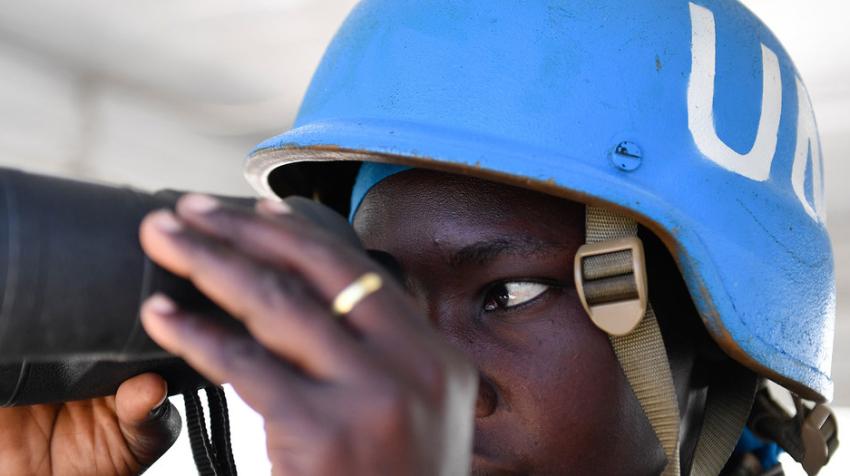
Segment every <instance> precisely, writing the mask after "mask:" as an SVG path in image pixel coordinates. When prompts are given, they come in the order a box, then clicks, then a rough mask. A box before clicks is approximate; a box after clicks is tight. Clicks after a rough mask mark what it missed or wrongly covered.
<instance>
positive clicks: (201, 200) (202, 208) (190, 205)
mask: <svg viewBox="0 0 850 476" xmlns="http://www.w3.org/2000/svg"><path fill="white" fill-rule="evenodd" d="M180 206H181V208H183V209H184V210H187V211H190V212H192V213H197V214H199V215H203V214H206V213H209V212H211V211H213V210H215V209H216V208H218V207H219V202H218V200H216V199H215V198H213V197H211V196H209V195H204V194H202V193H190V194H188V195H185V196H184V197H183V198H181V199H180Z"/></svg>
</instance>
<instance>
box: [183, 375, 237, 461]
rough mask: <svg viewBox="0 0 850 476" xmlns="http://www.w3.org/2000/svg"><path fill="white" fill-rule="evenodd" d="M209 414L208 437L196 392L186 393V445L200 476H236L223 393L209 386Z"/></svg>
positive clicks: (213, 386)
mask: <svg viewBox="0 0 850 476" xmlns="http://www.w3.org/2000/svg"><path fill="white" fill-rule="evenodd" d="M204 391H205V392H206V394H207V404H208V406H209V410H210V434H211V435H210V434H207V424H206V421H205V418H204V407H203V406H202V405H201V398H200V396H199V395H198V393H197V392H186V393H184V394H183V401H184V402H185V404H186V427H187V428H188V430H189V443H190V445H191V446H192V456H193V457H194V459H195V466H197V468H198V475H199V476H236V463H235V462H234V460H233V448H232V447H231V445H230V419H229V418H228V414H227V399H226V398H225V396H224V389H223V388H222V387H219V386H215V385H211V386H208V387H204Z"/></svg>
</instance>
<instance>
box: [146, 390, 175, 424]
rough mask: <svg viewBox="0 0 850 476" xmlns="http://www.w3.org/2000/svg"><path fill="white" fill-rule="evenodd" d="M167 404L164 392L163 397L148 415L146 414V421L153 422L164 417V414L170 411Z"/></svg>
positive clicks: (166, 395)
mask: <svg viewBox="0 0 850 476" xmlns="http://www.w3.org/2000/svg"><path fill="white" fill-rule="evenodd" d="M167 402H168V391H166V392H165V395H163V396H162V400H161V401H160V402H159V403H158V404H157V405H156V406H155V407H153V408H152V409H151V411H150V413H148V419H149V420H154V419H158V418H161V417H163V416H165V413H166V412H167V411H168V410H170V409H171V406H170V405H166V403H167Z"/></svg>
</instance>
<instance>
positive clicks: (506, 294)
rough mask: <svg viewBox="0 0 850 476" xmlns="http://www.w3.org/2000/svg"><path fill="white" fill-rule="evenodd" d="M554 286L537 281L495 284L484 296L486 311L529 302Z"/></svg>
mask: <svg viewBox="0 0 850 476" xmlns="http://www.w3.org/2000/svg"><path fill="white" fill-rule="evenodd" d="M551 288H552V285H551V284H546V283H541V282H536V281H505V282H501V283H497V284H495V285H493V286H492V287H491V288H490V289H489V290H488V291H487V293H486V295H485V298H484V311H485V312H493V311H498V310H508V309H512V308H515V307H517V306H521V305H523V304H526V303H529V302H531V301H533V300H535V299H537V298H538V297H540V296H541V295H543V293H545V292H546V291H548V290H550V289H551Z"/></svg>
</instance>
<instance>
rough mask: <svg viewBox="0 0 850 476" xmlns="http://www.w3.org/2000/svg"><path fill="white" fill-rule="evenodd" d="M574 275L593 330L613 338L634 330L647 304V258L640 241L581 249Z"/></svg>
mask: <svg viewBox="0 0 850 476" xmlns="http://www.w3.org/2000/svg"><path fill="white" fill-rule="evenodd" d="M574 272H575V282H576V290H577V291H578V296H579V299H581V304H582V306H584V309H585V311H587V314H588V315H589V316H590V320H591V321H593V323H594V324H596V327H598V328H600V329H602V330H603V331H605V332H607V333H608V334H610V335H615V336H622V335H626V334H628V333H629V332H631V331H632V329H634V328H635V327H637V325H638V324H639V323H640V321H641V319H643V316H644V314H645V313H646V306H647V302H648V297H647V296H648V290H647V282H646V259H645V258H644V252H643V243H642V242H641V241H640V239H639V238H637V237H629V238H622V239H618V240H610V241H603V242H599V243H591V244H586V245H584V246H582V247H581V248H579V249H578V252H577V253H576V257H575V268H574Z"/></svg>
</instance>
